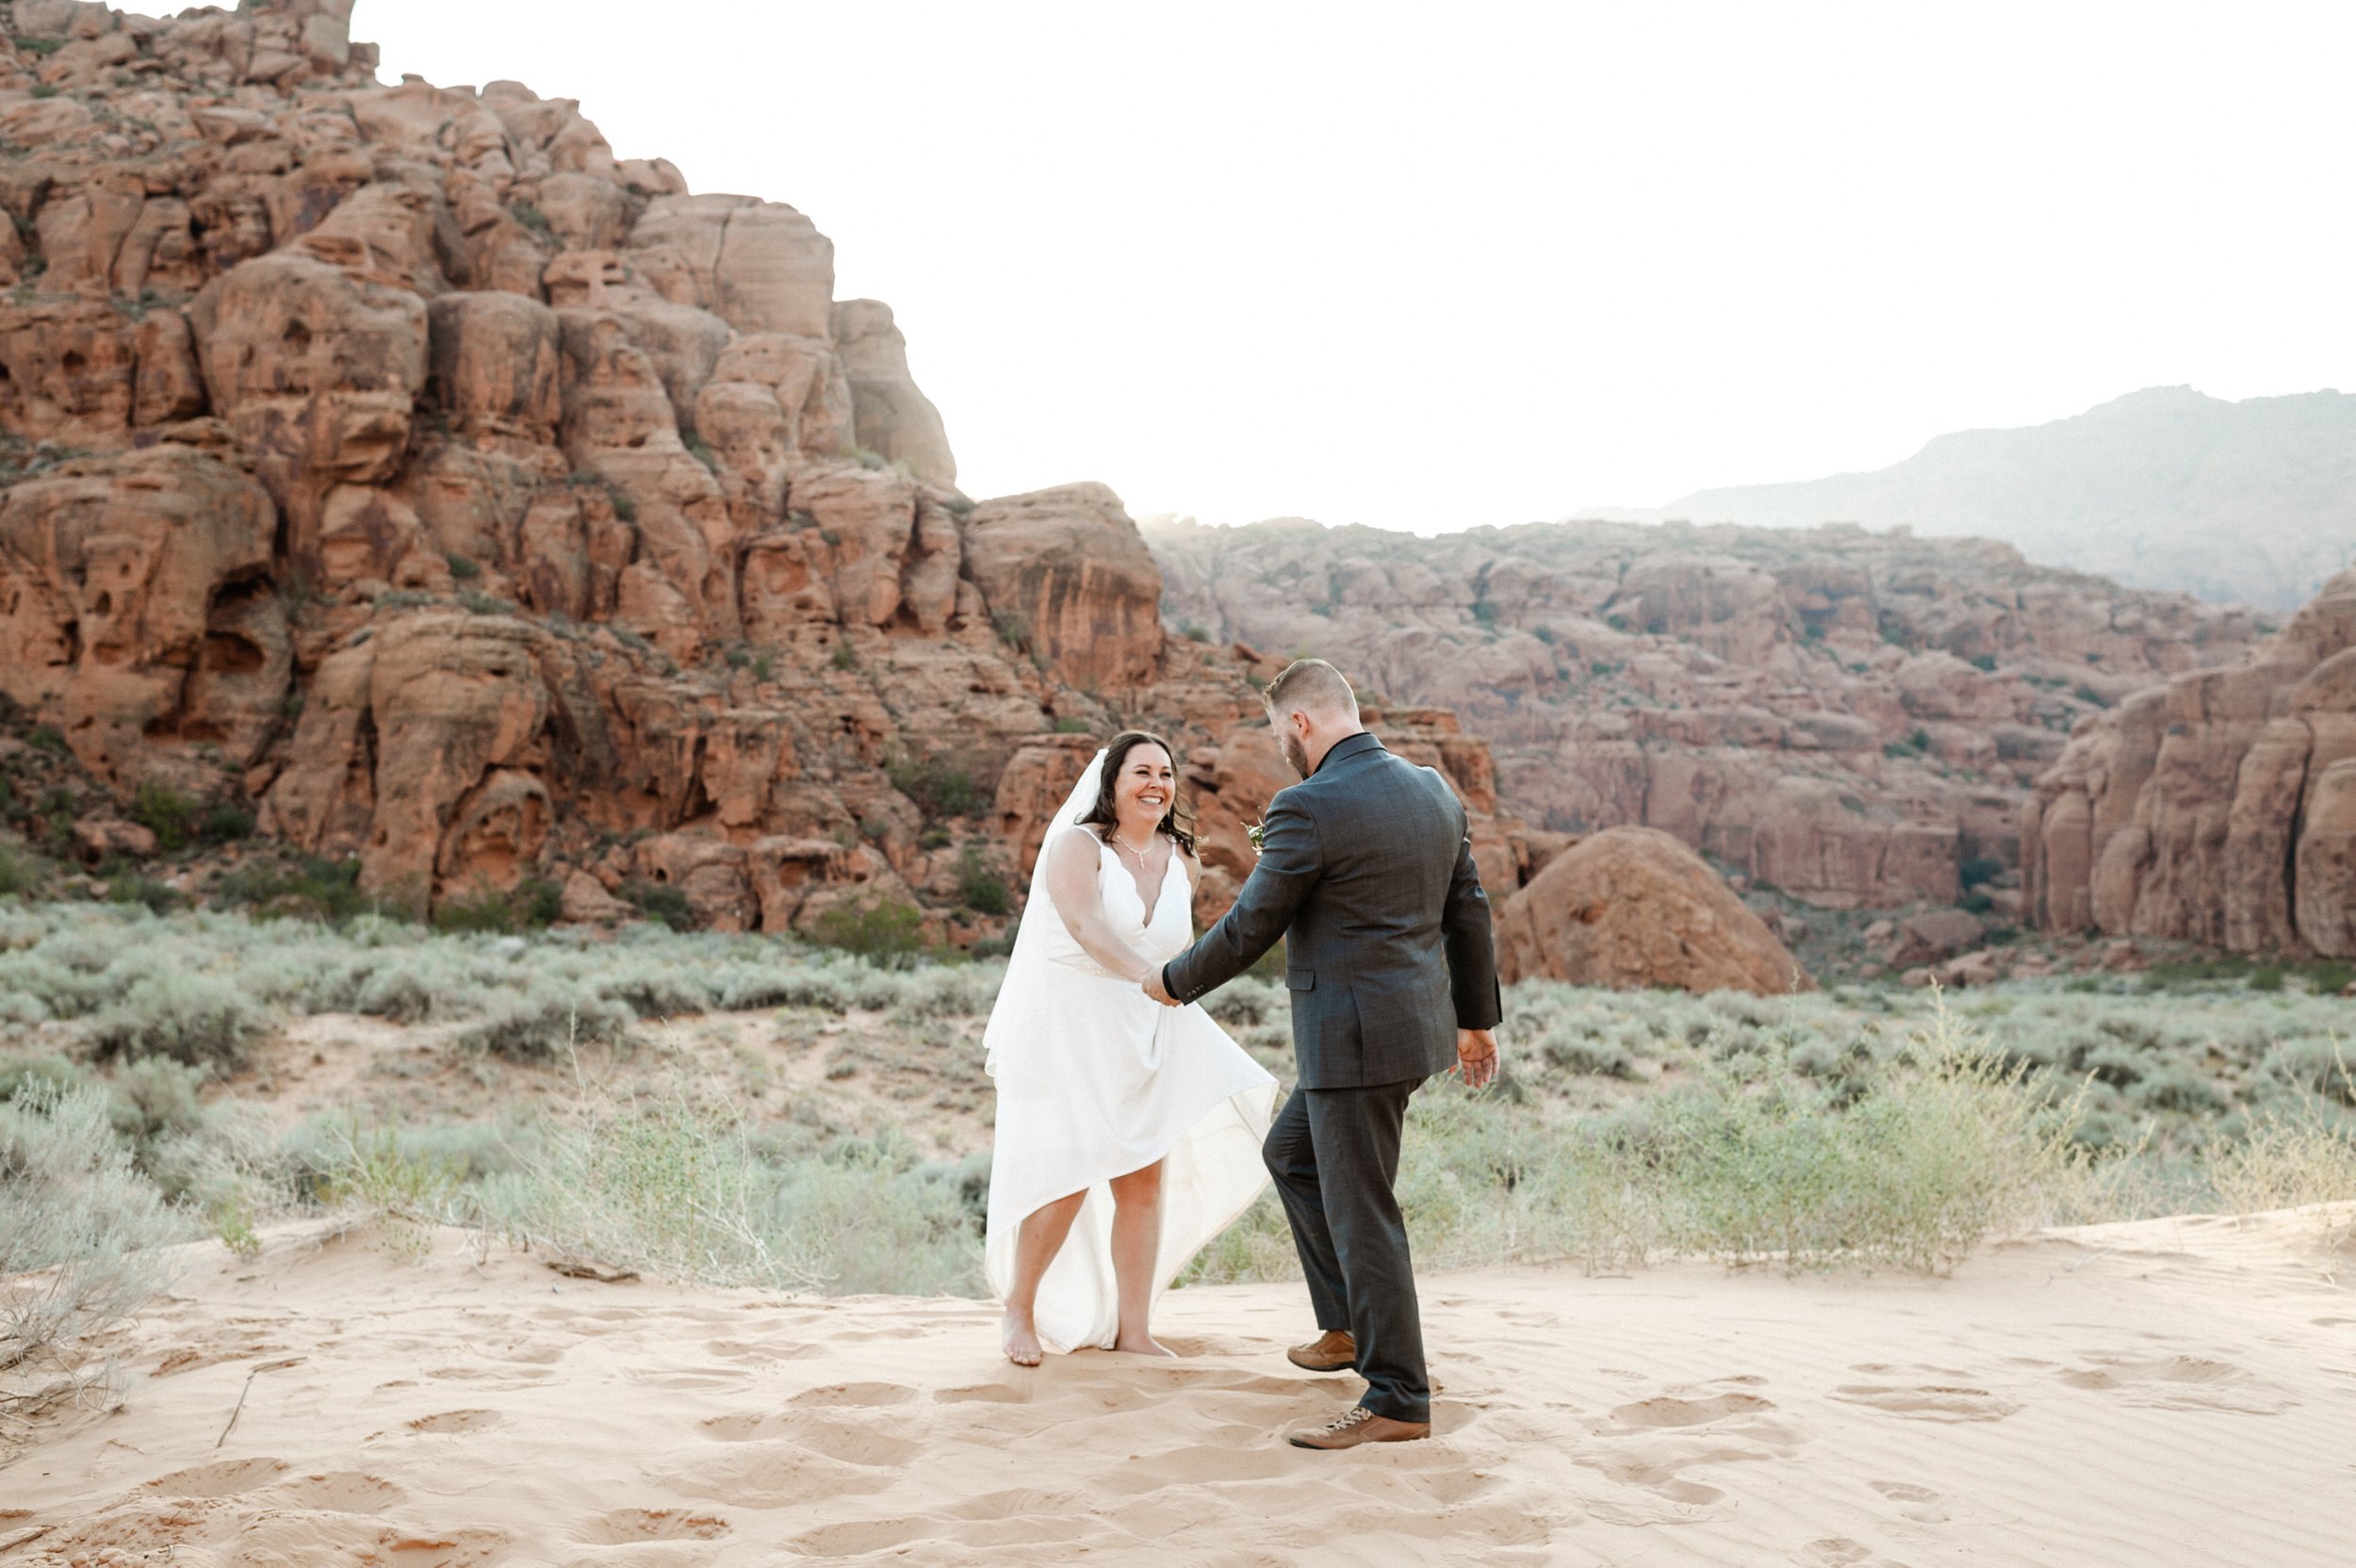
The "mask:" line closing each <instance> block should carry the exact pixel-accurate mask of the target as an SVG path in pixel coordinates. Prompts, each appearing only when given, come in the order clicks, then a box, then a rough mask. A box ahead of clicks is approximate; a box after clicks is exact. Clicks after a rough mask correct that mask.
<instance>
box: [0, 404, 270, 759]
mask: <svg viewBox="0 0 2356 1568" xmlns="http://www.w3.org/2000/svg"><path fill="white" fill-rule="evenodd" d="M275 529H276V515H275V514H274V512H273V511H272V509H271V507H270V497H269V496H268V495H267V494H265V493H264V492H263V490H262V488H261V486H259V485H258V484H256V483H255V482H254V481H253V480H252V479H251V478H249V477H248V476H246V475H245V474H242V473H240V472H238V471H237V469H235V468H232V467H230V466H227V465H225V464H223V463H221V462H220V461H218V460H217V459H215V458H213V457H210V456H208V455H206V454H205V453H202V452H198V451H194V450H191V449H188V448H186V447H180V446H174V445H164V446H159V447H155V448H153V449H149V450H147V451H140V452H127V453H124V454H122V455H120V456H116V457H107V458H90V459H84V460H82V461H79V462H75V463H71V464H67V465H66V466H63V467H61V468H58V469H57V470H55V471H53V472H51V473H47V474H43V475H41V476H39V477H36V478H33V479H28V480H25V481H23V482H19V483H18V484H16V485H14V486H12V487H10V488H8V489H7V490H5V491H0V692H5V693H6V694H8V696H9V697H11V698H13V699H14V700H15V701H16V702H17V703H19V704H20V705H21V706H23V707H24V708H25V710H26V711H29V712H31V713H33V714H34V715H36V716H37V717H40V718H41V719H42V720H44V721H45V722H48V723H52V724H55V725H57V727H58V728H59V729H60V730H62V731H63V732H64V735H65V738H66V743H67V744H68V745H70V746H71V747H72V748H73V750H74V755H75V756H76V757H77V758H78V759H80V760H81V762H82V765H83V766H84V767H86V768H88V769H89V770H90V772H91V773H92V774H93V775H95V776H98V777H99V778H101V779H103V780H105V781H106V782H108V783H110V784H113V785H116V786H117V787H118V788H121V789H123V790H126V791H127V790H129V789H130V788H132V787H134V786H135V785H137V784H138V783H139V781H140V780H141V779H142V778H144V777H145V776H147V775H148V774H149V773H150V772H151V771H153V770H154V769H155V767H156V766H157V765H158V764H159V763H160V762H162V761H164V760H167V759H169V758H171V757H173V756H175V755H178V754H182V753H186V752H188V751H190V750H192V749H193V748H195V747H198V746H217V747H219V748H220V750H221V753H222V755H223V756H224V758H225V759H226V760H229V761H230V762H231V763H232V764H233V765H235V766H237V767H240V768H242V767H245V766H249V765H251V764H252V763H253V762H254V760H255V759H256V758H257V757H258V756H259V754H260V752H261V750H262V748H263V747H264V746H265V745H266V744H267V743H269V742H270V737H271V735H272V734H273V733H274V731H275V730H276V728H277V726H278V724H279V722H280V712H281V709H282V706H283V704H284V701H285V698H286V691H287V686H288V683H289V680H290V679H291V677H292V674H293V667H292V666H293V659H292V652H291V648H290V645H289V641H288V637H287V631H286V614H285V611H284V609H283V607H282V605H281V604H280V601H279V599H278V596H277V593H276V591H275V589H274V587H273V586H272V581H271V577H272V570H273V567H272V559H271V553H270V547H271V539H272V535H273V533H274V532H275Z"/></svg>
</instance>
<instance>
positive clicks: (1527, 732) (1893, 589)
mask: <svg viewBox="0 0 2356 1568" xmlns="http://www.w3.org/2000/svg"><path fill="white" fill-rule="evenodd" d="M1146 536H1147V541H1148V543H1149V544H1151V545H1152V546H1153V550H1154V552H1155V558H1156V560H1157V561H1158V562H1159V563H1160V564H1161V567H1162V572H1163V576H1164V578H1165V580H1167V582H1168V585H1169V586H1168V590H1167V592H1166V595H1165V598H1164V603H1163V611H1164V614H1165V616H1166V618H1167V620H1168V621H1169V623H1170V625H1171V626H1172V627H1174V628H1177V629H1182V630H1184V631H1185V632H1186V635H1188V636H1198V637H1203V638H1205V639H1209V640H1213V641H1224V640H1227V639H1231V638H1234V639H1242V640H1244V641H1246V642H1249V643H1252V644H1254V645H1258V646H1262V647H1269V648H1284V649H1288V650H1296V651H1306V652H1314V653H1317V654H1321V655H1323V656H1325V657H1327V658H1330V659H1332V660H1333V661H1334V662H1337V663H1339V664H1340V665H1341V666H1342V667H1343V668H1344V669H1345V670H1347V671H1349V672H1350V674H1351V675H1352V676H1353V677H1355V678H1358V679H1359V681H1360V682H1361V684H1362V685H1364V686H1366V687H1367V688H1369V689H1371V690H1374V691H1377V692H1380V693H1382V694H1385V695H1387V696H1390V697H1393V698H1397V699H1400V700H1405V701H1412V702H1418V703H1431V704H1435V705H1444V706H1446V707H1448V708H1451V709H1453V710H1455V711H1457V712H1458V713H1459V714H1461V715H1462V716H1463V719H1464V724H1465V725H1466V727H1468V728H1470V729H1472V730H1474V731H1475V732H1477V733H1479V734H1481V735H1483V736H1485V737H1487V738H1488V739H1489V741H1490V742H1491V743H1493V744H1494V745H1495V746H1496V748H1497V771H1498V787H1499V790H1500V792H1501V793H1502V794H1503V795H1504V797H1505V798H1506V799H1507V800H1508V801H1510V802H1511V803H1512V804H1513V807H1514V809H1516V810H1518V811H1519V812H1520V813H1522V814H1523V815H1524V816H1526V817H1528V818H1530V819H1531V820H1533V821H1535V822H1538V823H1541V824H1543V825H1544V826H1545V827H1546V828H1549V829H1553V830H1557V831H1562V832H1573V833H1584V832H1590V831H1593V830H1595V829H1596V828H1600V827H1609V826H1617V825H1644V826H1652V827H1659V828H1662V829H1664V830H1666V831H1668V832H1670V833H1673V834H1675V835H1676V836H1677V838H1679V839H1681V840H1683V841H1685V842H1687V843H1689V844H1691V845H1693V846H1694V847H1696V848H1698V849H1700V850H1702V851H1703V852H1704V853H1705V854H1708V855H1710V856H1711V857H1712V858H1715V859H1716V860H1717V861H1718V862H1719V863H1720V864H1722V865H1724V866H1726V867H1727V868H1729V869H1730V870H1732V871H1734V872H1737V873H1739V874H1742V875H1744V876H1746V877H1748V878H1751V879H1754V880H1756V881H1759V882H1762V883H1767V884H1772V885H1774V886H1775V887H1777V888H1781V889H1782V890H1785V891H1787V892H1790V893H1792V894H1793V895H1795V896H1797V897H1799V898H1802V899H1805V900H1808V901H1809V902H1811V903H1814V904H1818V905H1822V906H1829V907H1894V906H1900V905H1906V904H1911V903H1916V902H1928V903H1934V904H1952V903H1954V902H1955V899H1956V898H1957V896H1958V893H1959V892H1960V891H1961V890H1962V888H1963V886H1964V885H1965V882H1966V874H1967V873H1969V874H1971V880H1972V881H1975V882H1976V881H1978V880H1981V879H1984V878H1986V877H1988V876H1989V875H1991V874H1998V873H1997V872H1996V868H2004V874H2007V875H2008V873H2009V868H2010V867H2012V866H2013V865H2014V864H2015V863H2016V862H2017V859H2018V855H2019V826H2018V825H2019V812H2020V807H2021V801H2022V800H2023V799H2024V798H2025V796H2026V794H2027V792H2028V790H2029V787H2030V786H2031V784H2032V783H2033V782H2034V780H2035V778H2036V777H2037V774H2038V773H2040V772H2041V771H2043V770H2044V769H2045V768H2046V767H2048V766H2050V765H2052V763H2053V760H2055V759H2056V758H2057V757H2058V756H2059V755H2060V753H2061V749H2062V746H2063V744H2064V743H2065V741H2066V738H2067V735H2068V732H2069V730H2070V727H2071V726H2072V725H2073V724H2074V723H2076V722H2078V721H2079V720H2080V719H2081V718H2083V717H2084V716H2086V715H2087V714H2090V713H2094V712H2098V711H2101V709H2102V706H2103V705H2104V704H2107V703H2109V702H2112V701H2115V700H2117V699H2119V698H2120V697H2124V696H2126V695H2127V694H2130V693H2132V692H2134V691H2135V690H2137V689H2139V688H2141V687H2143V686H2145V685H2148V684H2149V683H2150V682H2151V681H2152V680H2154V679H2157V678H2165V677H2166V676H2168V675H2171V674H2175V673H2177V672H2180V671H2187V670H2191V669H2194V668H2197V667H2200V666H2203V665H2211V664H2216V663H2218V662H2222V661H2224V660H2227V659H2230V658H2231V657H2233V655H2235V654H2237V653H2238V652H2240V651H2241V650H2242V649H2243V648H2244V647H2246V646H2247V645H2249V643H2250V639H2251V638H2252V636H2253V635H2254V634H2255V632H2254V629H2253V623H2252V621H2251V618H2250V615H2249V614H2248V613H2243V612H2238V611H2223V610H2217V609H2213V608H2209V607H2206V606H2202V605H2200V604H2197V603H2195V602H2193V601H2192V600H2191V599H2189V598H2187V597H2185V596H2182V595H2168V594H2153V593H2146V592H2140V591H2135V590H2128V589H2122V588H2119V587H2118V586H2117V585H2116V584H2113V583H2109V582H2105V581H2102V580H2100V579H2096V578H2087V577H2081V576H2078V575H2076V574H2073V573H2069V572H2057V571H2050V570H2045V569H2042V568H2037V567H2032V566H2029V565H2027V564H2024V563H2023V562H2022V561H2021V557H2020V556H2019V554H2018V553H2016V552H2015V551H2013V550H2012V549H2010V548H2008V547H2004V546H2001V545H1993V544H1988V543H1987V542H1984V541H1924V540H1916V539H1913V538H1910V537H1907V536H1906V535H1904V534H1869V533H1866V532H1865V531H1862V530H1860V529H1856V528H1826V529H1817V530H1811V531H1771V530H1760V529H1735V528H1708V529H1695V528H1681V527H1677V526H1675V525H1667V526H1652V527H1639V526H1633V525H1625V524H1612V523H1563V524H1533V525H1530V526H1528V527H1524V528H1513V529H1503V530H1499V529H1473V530H1470V531H1465V532H1462V533H1452V534H1442V535H1440V536H1439V537H1437V538H1432V539H1418V538H1415V537H1413V536H1410V535H1406V534H1398V533H1389V532H1384V531H1380V530H1375V529H1366V528H1344V529H1325V528H1321V527H1318V526H1317V525H1316V524H1314V523H1305V522H1298V521H1292V522H1278V523H1262V524H1258V525H1255V526H1253V527H1250V528H1239V529H1210V528H1201V527H1197V526H1194V525H1191V524H1174V525H1168V524H1164V525H1153V526H1150V527H1149V528H1148V530H1147V535H1146ZM2005 891H2006V890H2004V889H2002V888H1999V889H1998V890H1997V892H1998V894H1999V895H2000V896H2002V895H2003V894H2004V892H2005Z"/></svg>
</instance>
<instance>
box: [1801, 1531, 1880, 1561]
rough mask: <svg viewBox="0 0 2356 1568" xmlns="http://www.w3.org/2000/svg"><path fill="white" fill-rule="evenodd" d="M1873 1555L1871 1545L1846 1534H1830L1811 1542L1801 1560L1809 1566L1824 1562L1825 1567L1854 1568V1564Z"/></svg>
mask: <svg viewBox="0 0 2356 1568" xmlns="http://www.w3.org/2000/svg"><path fill="white" fill-rule="evenodd" d="M1872 1556H1873V1548H1872V1547H1871V1546H1868V1545H1865V1544H1862V1543H1860V1542H1856V1541H1851V1540H1849V1539H1848V1538H1846V1537H1845V1536H1838V1535H1830V1536H1826V1537H1825V1538H1824V1540H1822V1541H1811V1542H1809V1543H1808V1549H1807V1551H1806V1552H1804V1553H1803V1554H1802V1555H1801V1557H1800V1560H1801V1561H1802V1562H1804V1563H1807V1564H1808V1565H1809V1568H1816V1565H1817V1564H1823V1565H1824V1568H1852V1565H1853V1564H1856V1563H1859V1562H1863V1561H1864V1560H1866V1559H1867V1558H1869V1557H1872Z"/></svg>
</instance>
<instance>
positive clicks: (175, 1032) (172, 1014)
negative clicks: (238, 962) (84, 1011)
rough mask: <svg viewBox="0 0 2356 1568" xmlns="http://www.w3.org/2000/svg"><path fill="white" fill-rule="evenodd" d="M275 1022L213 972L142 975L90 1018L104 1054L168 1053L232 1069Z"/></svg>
mask: <svg viewBox="0 0 2356 1568" xmlns="http://www.w3.org/2000/svg"><path fill="white" fill-rule="evenodd" d="M269 1027H270V1015H269V1014H268V1013H267V1012H266V1011H265V1010H264V1009H263V1008H262V1007H261V1006H260V1005H258V1004H257V1003H255V1002H254V999H253V998H251V997H249V996H247V995H246V994H245V992H244V991H242V990H241V989H239V988H237V985H236V984H235V983H234V982H232V981H229V980H224V979H221V978H220V977H219V976H216V975H210V974H189V973H169V972H167V973H158V974H148V975H142V976H141V977H140V978H139V980H138V981H137V982H135V983H134V984H133V985H132V987H131V988H130V989H129V990H128V991H127V992H125V993H124V994H123V1000H122V1001H120V1002H117V1003H115V1004H114V1005H111V1006H108V1007H106V1008H104V1009H102V1010H101V1011H100V1012H99V1013H98V1014H97V1015H96V1016H95V1017H93V1018H92V1019H91V1020H90V1028H89V1036H90V1044H91V1046H92V1047H93V1048H95V1049H96V1051H97V1052H98V1054H99V1055H100V1056H102V1057H125V1058H136V1057H139V1056H169V1057H171V1058H172V1059H173V1060H174V1061H179V1062H186V1063H188V1064H189V1065H191V1066H195V1067H219V1068H222V1069H233V1068H236V1067H237V1066H239V1065H240V1064H241V1063H242V1062H243V1061H244V1060H245V1048H246V1047H247V1046H248V1045H250V1044H252V1043H253V1042H254V1040H255V1039H257V1038H259V1037H261V1035H262V1034H263V1033H264V1032H265V1031H267V1030H268V1029H269Z"/></svg>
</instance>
